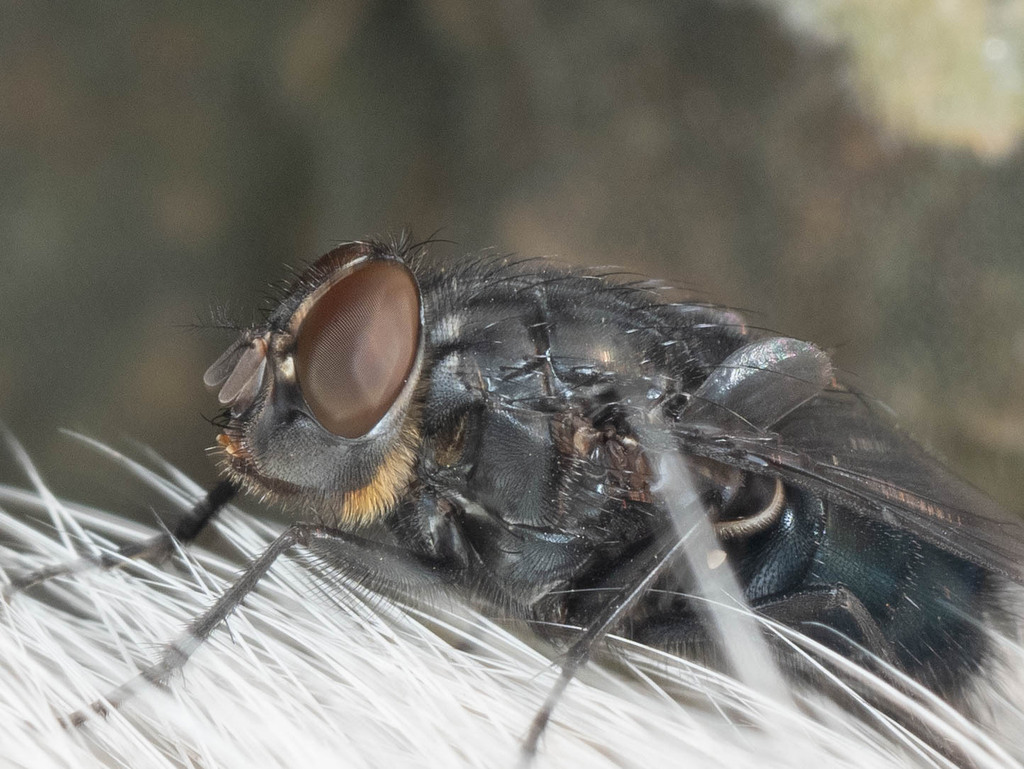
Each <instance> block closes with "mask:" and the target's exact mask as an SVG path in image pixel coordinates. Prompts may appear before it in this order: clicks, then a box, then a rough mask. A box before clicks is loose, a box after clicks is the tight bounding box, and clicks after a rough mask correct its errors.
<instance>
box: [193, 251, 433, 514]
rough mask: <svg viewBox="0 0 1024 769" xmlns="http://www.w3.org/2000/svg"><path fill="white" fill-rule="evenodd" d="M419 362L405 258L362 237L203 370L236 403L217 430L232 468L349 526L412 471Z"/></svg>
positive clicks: (253, 483)
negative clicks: (412, 407)
mask: <svg viewBox="0 0 1024 769" xmlns="http://www.w3.org/2000/svg"><path fill="white" fill-rule="evenodd" d="M422 363H423V310H422V306H421V303H420V294H419V287H418V285H417V283H416V279H415V277H414V276H413V274H412V273H411V272H410V271H409V269H408V268H407V267H406V266H405V264H404V263H403V262H401V261H400V260H399V259H397V258H395V257H392V256H389V255H388V254H386V253H384V252H381V251H379V250H378V251H374V250H372V249H371V248H369V247H367V246H364V245H362V244H351V245H347V246H342V247H340V248H337V249H335V250H334V251H331V252H330V253H329V254H327V255H326V256H324V257H323V258H321V259H320V260H319V261H318V262H316V263H315V264H314V265H313V266H312V267H311V268H310V269H309V270H307V271H306V272H305V273H304V274H303V275H302V277H301V278H300V280H299V282H298V283H297V284H296V286H295V287H294V289H293V290H292V292H291V294H290V295H289V296H288V297H287V298H286V300H285V301H284V302H282V304H281V305H280V306H279V307H278V308H277V309H276V310H275V311H274V312H273V313H272V314H271V315H270V316H269V317H268V319H267V321H266V323H265V324H263V325H262V326H260V327H257V328H255V329H251V330H249V331H246V332H245V333H243V334H242V335H241V337H240V338H239V339H238V340H237V341H236V342H235V343H234V344H233V345H232V346H231V347H229V348H228V350H227V351H226V352H225V353H224V354H223V355H222V356H221V357H220V358H219V359H218V360H217V361H216V362H215V363H214V364H213V365H212V366H211V367H210V368H209V369H208V370H207V372H206V375H205V377H204V381H205V382H206V384H207V385H209V386H211V387H216V386H219V388H220V391H219V396H218V397H219V400H220V402H221V403H222V404H223V405H225V406H227V407H228V409H229V412H228V413H229V418H228V421H227V424H226V427H225V428H224V430H223V432H222V433H221V434H220V436H218V443H219V444H220V446H221V447H222V448H223V450H224V452H225V455H226V465H225V466H226V468H227V470H228V472H229V474H230V475H231V477H232V478H234V479H236V480H237V481H238V482H239V483H240V484H242V485H244V486H246V487H247V488H250V489H252V490H254V491H256V492H257V493H260V492H262V493H269V494H271V495H275V496H283V497H288V498H293V499H299V500H301V501H302V502H303V503H304V504H305V505H306V506H307V507H308V506H312V507H313V508H314V509H317V510H321V511H328V510H329V511H330V515H331V518H332V519H333V520H337V521H340V522H342V523H344V524H345V525H359V524H362V523H366V522H369V521H371V520H373V519H374V518H375V517H377V516H379V515H380V514H381V513H382V512H384V511H385V510H386V509H387V508H389V507H390V506H392V505H393V504H394V501H395V499H396V498H397V496H398V495H399V494H400V493H402V492H403V491H404V490H405V488H406V487H407V486H408V483H409V480H410V477H411V470H412V462H413V456H412V446H413V445H415V435H416V432H417V429H418V427H417V425H416V415H415V414H414V413H410V405H411V404H412V402H413V393H414V391H415V389H416V384H417V382H418V380H419V377H420V370H421V367H422Z"/></svg>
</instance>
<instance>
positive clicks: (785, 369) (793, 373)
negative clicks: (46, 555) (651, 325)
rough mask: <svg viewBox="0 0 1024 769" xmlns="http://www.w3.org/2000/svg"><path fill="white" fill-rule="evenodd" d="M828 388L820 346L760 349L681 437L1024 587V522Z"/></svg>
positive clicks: (837, 388)
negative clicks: (932, 545)
mask: <svg viewBox="0 0 1024 769" xmlns="http://www.w3.org/2000/svg"><path fill="white" fill-rule="evenodd" d="M737 371H742V375H739V374H737V373H736V372H737ZM830 379H831V369H830V366H829V363H828V357H827V356H826V355H825V354H824V353H823V352H821V351H820V350H818V349H817V348H815V347H814V346H813V345H810V344H807V343H804V342H798V341H796V340H792V339H779V338H774V339H767V340H762V341H758V342H754V343H752V344H750V345H747V346H745V347H743V348H741V349H740V350H738V351H737V352H735V353H733V354H732V355H730V356H729V357H728V358H727V359H726V360H725V361H723V362H722V364H721V365H720V366H719V367H718V368H716V369H715V371H713V372H712V374H711V375H710V376H709V377H708V379H707V380H706V381H705V382H704V384H703V385H701V387H700V388H698V390H697V391H696V392H695V393H693V395H692V396H691V398H690V401H689V403H688V404H687V406H686V408H684V409H683V411H682V412H681V413H680V415H679V418H678V420H677V422H676V430H677V432H678V437H679V439H680V440H681V442H682V445H683V448H684V450H685V451H687V452H689V453H693V454H697V455H700V456H705V457H708V458H709V459H714V460H716V461H720V462H722V463H724V464H729V465H734V466H737V467H741V468H743V469H745V470H749V471H751V472H759V473H768V474H771V475H776V476H778V477H781V478H783V479H784V480H787V481H790V482H792V483H794V484H795V485H798V486H801V487H803V488H806V489H808V490H809V491H812V492H814V493H817V494H820V495H821V496H823V497H825V498H826V499H830V500H832V501H834V502H838V503H841V504H844V505H847V506H849V507H851V508H853V509H855V510H857V511H858V512H860V513H862V514H864V515H868V516H871V517H873V518H876V519H878V520H880V521H882V522H884V523H886V524H888V525H890V526H893V527H896V528H899V529H906V530H908V531H910V532H912V533H914V534H916V535H917V536H920V537H921V538H922V539H924V540H926V541H928V542H931V543H932V544H934V545H936V546H938V547H941V548H942V549H944V550H946V551H948V552H950V553H953V554H954V555H957V556H959V557H961V558H965V559H967V560H970V561H973V562H976V563H978V564H980V565H982V566H985V567H986V568H989V569H991V570H993V571H996V572H999V573H1001V574H1003V575H1004V576H1007V577H1009V578H1011V579H1014V580H1016V581H1018V582H1022V583H1024V523H1022V521H1021V520H1020V519H1019V518H1016V517H1015V516H1013V515H1011V514H1010V513H1008V512H1007V511H1006V510H1004V509H1003V508H1002V507H1001V506H1000V505H999V504H998V503H996V502H995V501H993V500H992V499H990V498H989V497H988V496H986V495H985V494H983V493H982V492H981V491H979V490H977V489H975V488H974V487H973V486H971V485H970V484H968V483H966V482H965V481H962V480H960V479H959V478H957V477H956V476H955V475H953V473H951V472H950V471H949V470H948V469H947V468H946V467H944V466H943V465H942V464H941V463H940V462H939V461H937V460H936V459H934V458H933V457H932V456H930V455H929V454H928V453H927V452H926V451H925V450H924V449H922V448H921V447H920V446H919V445H918V444H916V443H915V442H914V441H912V440H911V439H910V438H908V437H907V436H905V435H904V434H903V433H902V432H900V431H899V430H898V429H897V428H896V427H895V426H894V425H893V424H892V422H891V420H890V419H888V418H887V417H886V415H885V414H883V413H881V412H880V410H879V409H878V408H877V407H875V406H873V405H872V404H871V402H870V401H869V400H868V399H867V398H865V397H864V396H862V395H860V394H859V393H857V392H855V391H852V390H849V389H847V388H845V387H842V386H841V385H838V384H836V383H835V382H834V381H832V382H831V383H829V384H828V385H827V386H826V382H828V381H829V380H830ZM752 393H756V395H751V394H752Z"/></svg>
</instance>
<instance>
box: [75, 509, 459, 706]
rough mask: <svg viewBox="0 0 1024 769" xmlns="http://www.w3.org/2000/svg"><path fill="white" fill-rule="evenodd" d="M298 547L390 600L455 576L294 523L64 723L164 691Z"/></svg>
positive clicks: (412, 557)
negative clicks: (158, 648) (142, 663)
mask: <svg viewBox="0 0 1024 769" xmlns="http://www.w3.org/2000/svg"><path fill="white" fill-rule="evenodd" d="M296 545H298V546H300V547H304V548H306V549H307V550H308V551H309V552H311V553H312V554H313V555H314V556H315V557H317V558H319V559H320V561H321V563H323V564H324V565H326V566H328V567H330V568H331V569H335V570H337V571H338V572H340V573H342V574H344V575H345V576H346V577H349V578H351V579H353V580H354V581H358V582H359V583H360V584H363V585H366V586H367V587H369V588H371V589H374V590H378V591H380V592H383V593H388V594H392V595H410V594H416V595H421V594H423V593H429V592H442V591H444V590H445V589H450V587H451V583H452V581H453V580H455V579H456V578H457V576H458V570H457V569H454V568H452V567H451V565H450V564H445V563H441V562H437V563H435V564H433V566H431V565H430V564H429V558H428V557H427V556H425V555H423V554H421V553H414V552H412V551H410V550H407V549H403V548H401V547H396V546H393V545H388V544H384V543H380V542H376V541H374V540H369V539H365V538H363V537H359V536H357V535H354V534H350V533H348V532H346V531H342V530H340V529H335V528H332V527H328V526H320V525H316V524H307V523H296V524H293V525H292V526H290V527H288V529H287V530H285V531H284V532H283V533H282V534H281V535H279V536H278V537H277V539H275V540H274V541H273V542H272V543H271V544H270V545H269V546H268V547H267V548H266V549H265V550H264V551H263V552H262V553H261V554H260V555H259V556H257V557H256V558H255V559H253V560H252V561H250V562H249V564H248V565H247V566H246V567H245V569H244V571H243V572H242V573H241V575H240V576H239V577H238V579H236V580H235V582H234V583H233V584H232V585H231V586H230V587H229V588H228V589H227V590H226V591H225V592H224V593H223V594H222V595H221V596H220V597H219V598H218V599H217V600H216V601H215V602H214V603H213V605H212V606H211V607H210V608H209V609H207V610H206V611H205V612H203V613H202V614H201V615H199V616H198V617H196V618H195V619H194V620H193V621H192V622H191V623H190V624H189V626H188V628H187V630H186V631H185V632H184V633H183V634H182V635H181V636H179V637H178V638H177V639H176V640H175V641H173V642H172V643H170V644H168V645H167V647H165V649H164V651H163V653H162V654H161V656H160V659H159V660H158V661H157V662H156V663H155V664H153V665H150V666H148V667H146V668H143V669H142V671H141V672H140V673H139V675H138V676H137V677H136V678H134V679H132V680H131V681H128V682H127V683H124V684H122V685H121V686H119V687H118V688H117V689H115V690H114V691H112V692H111V693H110V694H109V695H108V696H107V697H105V698H104V699H103V700H98V701H96V702H94V703H92V704H91V705H90V707H89V708H88V709H87V710H79V711H76V712H75V713H72V714H71V715H69V716H68V717H67V723H69V724H70V725H73V726H78V725H80V724H82V723H83V722H85V721H86V720H87V719H88V718H89V710H91V711H92V712H94V713H97V714H99V715H106V714H107V713H108V712H109V710H110V709H111V708H116V707H119V706H120V705H121V703H123V702H124V701H125V700H127V699H129V698H130V697H132V696H133V695H134V694H136V693H137V692H138V691H139V690H140V689H141V688H143V687H145V686H149V685H163V684H164V683H166V681H167V680H168V679H169V678H170V677H171V676H172V675H173V674H174V673H176V672H177V671H179V670H181V669H182V668H183V667H184V666H185V664H186V663H187V662H188V660H189V658H190V657H191V656H192V655H193V654H194V653H195V652H196V650H197V649H198V648H199V647H200V646H202V644H203V643H205V642H206V640H207V639H208V638H209V637H210V635H211V633H213V631H214V629H215V628H216V627H217V625H219V624H220V623H221V622H222V621H223V620H225V619H226V618H227V617H228V615H229V614H231V612H233V611H234V610H235V609H236V608H238V607H239V606H241V605H242V603H243V602H244V601H245V599H246V597H247V596H248V595H249V593H251V592H252V591H253V590H255V589H256V587H257V586H258V585H259V582H260V580H262V579H263V577H264V576H266V574H267V572H268V571H269V570H270V568H271V567H272V566H273V564H274V562H275V561H277V559H278V558H279V557H280V556H282V555H284V554H285V553H286V552H288V551H289V550H291V549H292V548H293V547H295V546H296Z"/></svg>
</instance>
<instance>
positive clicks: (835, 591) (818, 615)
mask: <svg viewBox="0 0 1024 769" xmlns="http://www.w3.org/2000/svg"><path fill="white" fill-rule="evenodd" d="M751 608H752V609H754V610H755V611H756V612H757V613H758V614H761V615H763V616H765V617H767V618H768V619H770V620H773V621H775V622H778V623H780V624H782V625H786V626H787V627H791V628H793V629H795V630H799V631H800V632H802V633H803V634H804V635H806V636H809V637H811V638H813V639H814V640H815V641H818V642H819V643H821V644H823V645H825V646H827V647H828V648H830V649H835V650H836V651H838V652H840V653H842V654H843V655H845V656H851V654H855V653H857V652H858V651H860V652H861V653H862V654H863V653H865V652H866V653H867V654H869V655H873V657H874V658H877V659H879V660H881V661H882V662H884V663H888V664H893V665H895V664H897V663H896V662H895V659H896V657H895V651H894V650H893V646H892V644H891V643H890V642H889V640H888V639H887V638H886V637H885V635H884V634H883V633H882V631H881V628H880V627H879V625H878V623H877V622H876V621H875V618H874V617H872V616H871V614H870V612H868V610H867V608H866V607H865V606H864V604H863V603H861V601H860V599H859V598H857V596H855V595H854V594H853V593H852V592H850V590H849V589H848V588H846V587H844V586H842V585H836V586H832V587H815V588H806V589H803V590H799V591H796V592H793V593H790V594H789V595H786V596H778V597H772V598H767V599H763V600H760V601H754V602H752V603H751ZM633 637H634V638H635V640H637V641H639V642H640V643H644V644H647V645H649V646H656V647H660V648H663V649H670V650H674V651H683V652H685V653H687V654H696V655H698V656H700V657H701V658H704V659H707V660H709V661H710V660H716V661H717V659H718V657H717V656H716V655H717V651H716V648H715V643H714V641H713V639H712V638H711V637H710V636H709V635H708V632H707V630H706V628H705V627H704V625H703V624H702V623H700V622H699V621H697V620H696V619H693V618H690V617H684V618H680V619H677V620H661V621H658V622H651V623H649V624H648V625H646V626H643V627H638V628H635V629H634V632H633Z"/></svg>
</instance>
